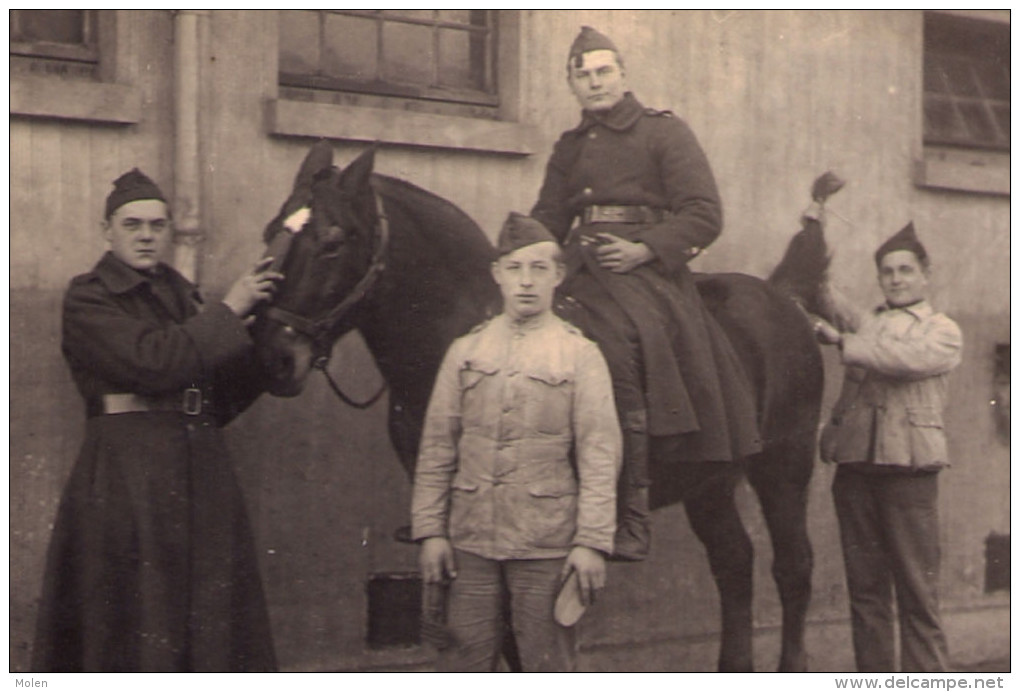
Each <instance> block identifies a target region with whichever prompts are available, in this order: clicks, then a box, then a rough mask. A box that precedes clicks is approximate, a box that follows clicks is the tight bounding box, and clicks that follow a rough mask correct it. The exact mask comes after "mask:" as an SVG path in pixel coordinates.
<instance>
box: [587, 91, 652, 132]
mask: <svg viewBox="0 0 1020 692" xmlns="http://www.w3.org/2000/svg"><path fill="white" fill-rule="evenodd" d="M644 112H645V107H644V106H642V105H641V103H640V102H639V101H638V100H637V99H636V98H634V94H632V93H631V92H629V91H628V92H627V93H626V94H624V95H623V98H622V99H620V102H619V103H617V104H616V105H615V106H613V107H612V108H610V109H609V111H608V112H605V113H603V112H601V111H589V110H584V111H581V124H580V125H578V126H577V127H576V128H574V131H575V132H585V131H586V130H590V129H591V128H592V127H594V126H595V125H604V126H605V127H607V128H609V129H610V130H616V131H617V132H623V131H624V130H629V129H630V128H631V127H633V126H634V123H636V122H637V121H638V119H640V118H641V116H642V115H643V114H644Z"/></svg>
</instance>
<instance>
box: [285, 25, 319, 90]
mask: <svg viewBox="0 0 1020 692" xmlns="http://www.w3.org/2000/svg"><path fill="white" fill-rule="evenodd" d="M318 70H319V13H318V12H303V11H298V10H284V11H282V12H280V71H281V72H293V73H298V74H315V73H316V72H318Z"/></svg>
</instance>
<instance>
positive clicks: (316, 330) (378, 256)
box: [265, 190, 390, 409]
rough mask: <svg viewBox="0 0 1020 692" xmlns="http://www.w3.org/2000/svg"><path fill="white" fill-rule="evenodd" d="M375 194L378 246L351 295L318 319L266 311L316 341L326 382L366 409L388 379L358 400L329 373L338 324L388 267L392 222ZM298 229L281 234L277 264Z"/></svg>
mask: <svg viewBox="0 0 1020 692" xmlns="http://www.w3.org/2000/svg"><path fill="white" fill-rule="evenodd" d="M372 197H373V198H374V199H375V209H376V218H377V221H376V224H375V229H374V230H375V234H374V237H373V240H374V247H373V249H372V259H371V261H370V263H369V266H368V269H367V270H366V271H365V275H364V276H362V277H361V279H359V280H358V283H357V284H355V285H354V288H352V289H351V291H350V293H348V294H347V297H345V298H344V299H343V300H342V301H340V302H339V303H337V304H336V305H335V306H333V308H332V309H330V311H329V312H327V313H326V314H325V315H323V316H322V317H320V318H318V319H313V318H309V317H305V316H304V315H299V314H297V313H296V312H293V311H291V310H286V309H284V308H280V307H277V306H275V305H270V306H269V307H268V308H267V309H266V312H265V318H266V319H270V320H273V321H275V322H279V323H281V324H283V325H286V326H287V327H289V328H291V329H293V330H294V331H295V332H297V333H298V334H300V335H302V336H304V337H306V338H307V339H309V340H310V341H311V342H312V354H313V360H312V367H313V368H315V369H317V370H321V371H322V374H323V375H325V376H326V381H327V382H328V383H329V386H330V388H331V389H332V390H333V392H334V393H335V394H336V395H337V396H338V397H339V398H340V400H341V401H343V402H344V403H345V404H347V405H348V406H353V407H354V408H358V409H366V408H369V407H370V406H372V405H373V404H374V403H375V402H377V401H378V400H379V398H380V397H382V395H383V394H384V393H385V392H386V389H387V384H386V382H385V381H384V382H383V384H382V387H380V389H379V391H378V392H376V393H375V394H373V395H372V396H371V397H370V398H369V399H367V400H365V401H355V400H353V399H351V398H350V397H349V396H347V395H346V394H344V393H343V391H342V390H341V389H340V387H339V385H337V383H336V382H335V381H334V380H333V376H332V375H330V374H329V369H328V365H329V358H330V353H331V350H332V349H331V348H330V343H329V340H330V335H332V334H334V333H336V330H337V327H338V326H339V325H340V323H341V321H343V319H344V318H345V317H346V316H347V314H348V313H349V312H350V311H351V310H352V309H354V307H355V306H356V305H358V304H359V303H360V302H361V301H362V300H364V299H365V296H367V295H368V293H369V291H371V290H372V288H373V287H374V286H375V284H376V282H377V281H378V280H379V276H380V275H381V274H382V273H383V271H384V270H385V269H386V252H387V251H388V250H389V244H390V222H389V217H387V215H386V212H385V211H384V210H383V204H382V199H381V198H380V197H379V193H377V192H375V191H374V190H373V191H372ZM299 232H301V231H300V230H298V231H292V230H290V229H288V228H284V229H283V230H282V231H280V233H284V234H286V236H285V237H286V240H285V241H284V243H285V248H284V253H285V254H284V256H283V257H277V259H276V260H275V261H274V265H277V266H282V265H283V261H284V260H285V259H286V253H287V252H289V251H290V247H291V244H292V241H293V234H294V233H299Z"/></svg>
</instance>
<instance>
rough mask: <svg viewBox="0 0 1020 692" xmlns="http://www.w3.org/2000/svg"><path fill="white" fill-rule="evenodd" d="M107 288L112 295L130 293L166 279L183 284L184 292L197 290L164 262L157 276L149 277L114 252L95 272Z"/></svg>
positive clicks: (105, 258) (100, 263) (159, 266)
mask: <svg viewBox="0 0 1020 692" xmlns="http://www.w3.org/2000/svg"><path fill="white" fill-rule="evenodd" d="M93 271H94V272H95V274H96V276H98V277H99V279H100V281H102V282H103V283H104V284H105V285H106V288H107V289H109V291H110V292H111V293H115V294H120V293H128V292H129V291H132V290H133V289H135V288H136V287H138V286H139V285H141V284H148V283H152V281H153V280H155V279H157V278H158V277H165V278H166V280H168V281H169V282H170V283H172V284H183V287H184V290H185V291H187V292H188V293H190V294H195V293H196V292H197V289H196V288H195V286H194V285H192V284H191V282H189V281H188V280H187V279H185V278H184V277H183V276H181V275H180V274H178V273H177V272H176V271H174V269H172V268H171V267H168V266H167V265H165V264H163V263H162V262H161V263H160V264H158V265H157V266H156V270H155V271H156V274H155V275H153V276H150V275H147V274H145V273H143V272H140V271H138V270H136V269H132V268H131V267H129V266H128V265H126V264H125V263H124V262H122V261H121V260H119V259H117V257H116V255H114V254H113V253H112V252H107V253H106V254H104V255H103V257H102V258H101V259H100V260H99V263H98V264H96V267H95V269H94V270H93Z"/></svg>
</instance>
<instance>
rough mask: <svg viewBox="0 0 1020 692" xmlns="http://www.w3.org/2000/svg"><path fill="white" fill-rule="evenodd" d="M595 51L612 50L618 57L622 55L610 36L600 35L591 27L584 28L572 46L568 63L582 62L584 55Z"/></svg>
mask: <svg viewBox="0 0 1020 692" xmlns="http://www.w3.org/2000/svg"><path fill="white" fill-rule="evenodd" d="M593 50H611V51H613V52H614V53H616V54H617V55H619V54H620V51H619V50H618V49H617V47H616V44H614V43H613V42H612V41H611V40H610V39H609V37H608V36H606V35H605V34H600V33H599V32H597V31H595V29H592V28H591V27H590V26H582V27H581V33H579V34H578V35H577V38H575V39H574V42H573V43H572V44H571V45H570V55H568V56H567V62H568V63H569V62H571V61H575V62H577V61H580V59H581V55H582V54H583V53H587V52H589V51H593Z"/></svg>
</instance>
